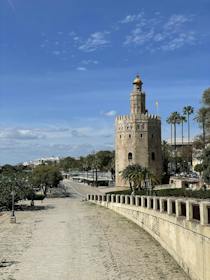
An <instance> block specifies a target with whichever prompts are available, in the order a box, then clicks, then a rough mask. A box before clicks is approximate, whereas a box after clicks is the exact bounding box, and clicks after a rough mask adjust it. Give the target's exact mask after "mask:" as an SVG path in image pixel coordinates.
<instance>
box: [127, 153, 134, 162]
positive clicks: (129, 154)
mask: <svg viewBox="0 0 210 280" xmlns="http://www.w3.org/2000/svg"><path fill="white" fill-rule="evenodd" d="M132 158H133V155H132V153H128V160H129V161H130V160H132Z"/></svg>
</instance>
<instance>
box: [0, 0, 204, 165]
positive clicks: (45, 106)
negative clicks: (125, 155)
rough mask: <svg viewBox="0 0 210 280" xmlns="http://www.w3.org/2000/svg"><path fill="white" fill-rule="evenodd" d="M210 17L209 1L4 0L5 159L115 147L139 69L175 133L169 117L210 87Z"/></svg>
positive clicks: (0, 83)
mask: <svg viewBox="0 0 210 280" xmlns="http://www.w3.org/2000/svg"><path fill="white" fill-rule="evenodd" d="M209 15H210V1H209V0H208V1H207V0H199V1H198V0H197V1H195V0H186V1H183V0H176V1H168V0H162V1H156V0H152V1H150V0H149V1H145V0H143V1H140V0H133V1H127V0H124V1H119V0H116V1H111V0H107V1H96V0H88V1H85V0H83V1H81V0H77V1H76V0H74V1H72V0H59V1H58V0H55V1H52V0H45V1H43V0H36V1H29V0H1V2H0V163H1V164H3V163H17V162H23V161H26V160H30V159H35V158H40V157H42V156H52V155H54V156H67V155H72V156H79V155H83V154H86V153H89V152H91V151H93V150H99V149H113V147H114V118H115V114H127V113H129V93H130V91H131V89H132V80H133V78H134V76H135V75H136V73H140V75H141V77H142V80H143V82H144V90H145V91H146V93H147V107H148V109H149V111H150V112H151V113H156V109H155V101H156V100H158V101H159V114H160V115H161V117H162V135H163V138H169V136H170V129H169V127H168V125H166V123H165V119H166V117H167V116H168V115H169V114H170V112H172V111H181V110H182V108H183V106H185V105H192V106H194V107H195V108H198V107H199V105H200V97H201V94H202V92H203V90H204V89H206V88H208V87H209V86H210V76H209V73H210V63H209V61H210V52H209V46H210V30H209V26H210V16H209ZM192 133H193V135H196V134H197V133H199V130H198V128H197V126H196V125H195V124H194V125H193V127H192Z"/></svg>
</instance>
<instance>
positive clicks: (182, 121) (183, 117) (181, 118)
mask: <svg viewBox="0 0 210 280" xmlns="http://www.w3.org/2000/svg"><path fill="white" fill-rule="evenodd" d="M186 121H187V119H186V117H185V116H184V115H180V122H181V125H182V147H183V144H184V123H185V122H186Z"/></svg>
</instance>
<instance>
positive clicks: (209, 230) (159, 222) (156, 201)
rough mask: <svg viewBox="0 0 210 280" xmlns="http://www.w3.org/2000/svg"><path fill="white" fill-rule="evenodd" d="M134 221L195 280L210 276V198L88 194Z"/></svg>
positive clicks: (100, 203)
mask: <svg viewBox="0 0 210 280" xmlns="http://www.w3.org/2000/svg"><path fill="white" fill-rule="evenodd" d="M87 200H88V201H90V202H92V203H96V204H99V205H101V206H104V207H107V208H110V209H112V210H114V211H116V212H117V213H119V214H121V215H123V216H125V217H127V218H128V219H130V220H132V221H133V222H135V223H136V224H138V225H139V226H141V227H142V228H143V229H144V230H146V231H147V232H148V233H149V234H151V235H152V236H153V237H154V238H155V239H156V240H157V241H158V242H159V243H160V244H161V245H162V247H164V248H165V249H166V250H167V251H168V252H169V253H170V254H171V255H172V256H173V257H174V259H175V260H176V261H177V262H178V263H179V265H180V266H181V267H182V268H183V269H184V270H185V272H186V273H187V274H188V275H189V276H190V277H191V279H193V280H209V279H210V265H209V263H210V201H209V200H194V199H185V198H175V197H154V196H130V195H114V194H112V195H110V194H107V195H87Z"/></svg>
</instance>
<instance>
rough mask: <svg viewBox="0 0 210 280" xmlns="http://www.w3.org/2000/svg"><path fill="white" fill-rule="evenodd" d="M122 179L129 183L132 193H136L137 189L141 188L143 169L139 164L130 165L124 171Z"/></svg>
mask: <svg viewBox="0 0 210 280" xmlns="http://www.w3.org/2000/svg"><path fill="white" fill-rule="evenodd" d="M122 177H123V179H124V180H125V181H127V182H129V186H130V189H131V191H132V192H134V193H135V190H136V188H138V187H140V186H141V182H142V180H143V178H142V167H141V166H140V165H139V164H131V165H128V166H127V167H126V168H125V169H124V170H123V171H122Z"/></svg>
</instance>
